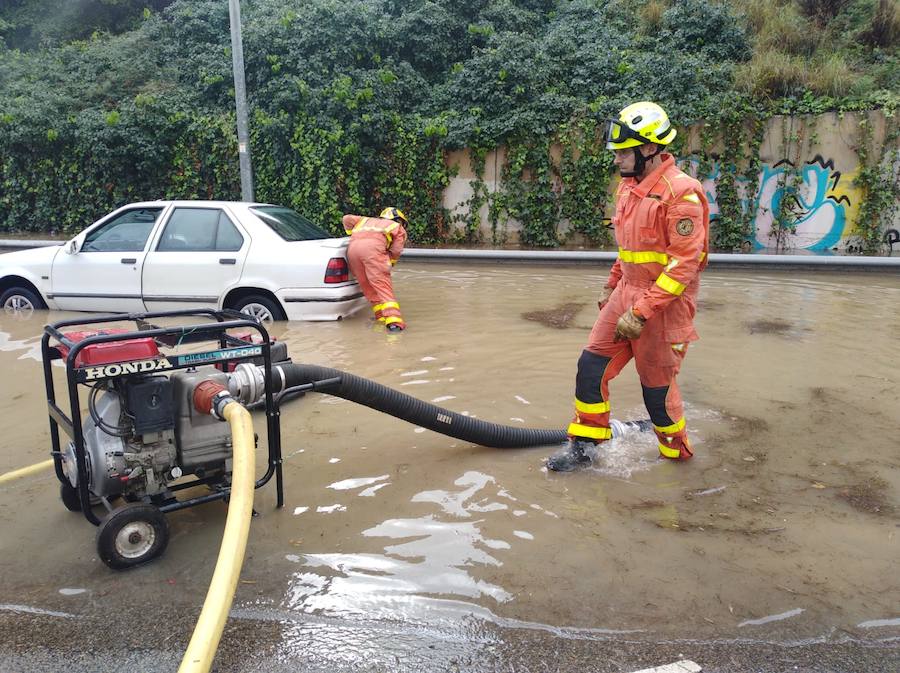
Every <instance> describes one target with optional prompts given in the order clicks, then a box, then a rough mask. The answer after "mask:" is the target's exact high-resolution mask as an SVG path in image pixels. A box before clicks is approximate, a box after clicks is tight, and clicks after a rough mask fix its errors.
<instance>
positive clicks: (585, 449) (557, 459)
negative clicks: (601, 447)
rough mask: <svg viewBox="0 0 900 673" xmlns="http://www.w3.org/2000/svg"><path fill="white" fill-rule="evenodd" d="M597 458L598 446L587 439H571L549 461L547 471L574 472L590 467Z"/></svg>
mask: <svg viewBox="0 0 900 673" xmlns="http://www.w3.org/2000/svg"><path fill="white" fill-rule="evenodd" d="M596 456H597V444H596V443H594V442H592V441H589V440H586V439H570V440H569V441H568V443H567V444H566V445H565V446H564V447H563V448H562V449H560V450H559V451H557V452H556V453H554V454H553V455H552V456H550V457H549V458H548V459H547V469H548V470H553V471H554V472H572V471H574V470H577V469H578V468H581V467H587V466H588V465H590V464H591V463H592V462H593V461H594V458H596Z"/></svg>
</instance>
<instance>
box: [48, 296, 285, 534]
mask: <svg viewBox="0 0 900 673" xmlns="http://www.w3.org/2000/svg"><path fill="white" fill-rule="evenodd" d="M197 317H205V318H207V319H210V320H215V322H206V323H200V324H189V325H176V326H170V327H158V326H156V325H153V324H151V323H149V322H147V321H148V319H154V318H197ZM122 322H134V323H135V328H136V329H135V331H133V332H131V331H128V332H123V333H114V334H97V335H94V336H89V337H86V338H84V339H82V340H80V341H73V340H71V339H69V338H67V337H66V335H65V334H64V333H63V332H62V331H61V330H62V329H63V328H66V327H73V326H86V325H94V326H98V325H101V324H103V323H122ZM234 328H249V329H251V330H253V331H255V332H256V333H257V334H259V335H260V337H261V339H262V341H261V343H253V342H251V341H245V340H243V339H240V338H238V337H235V336H233V335H231V334H228V333H227V331H226V330H229V329H234ZM148 337H150V338H153V339H154V341H156V343H157V344H158V345H162V346H167V347H169V348H171V347H173V346H179V345H183V344H188V343H202V342H205V341H209V342H213V341H217V342H218V348H216V349H214V350H209V351H203V352H199V353H197V352H191V353H186V354H171V355H166V354H160V356H159V358H158V359H159V360H167V361H168V365H169V366H166V367H165V369H166V370H167V371H172V370H176V369H188V368H191V367H196V366H198V365H210V364H212V365H216V366H217V367H218V368H220V369H223V370H224V368H225V366H226V364H227V363H235V364H237V363H240V362H249V361H251V360H257V361H258V358H259V357H260V356H262V359H263V367H264V374H265V398H264V399H265V412H266V426H267V430H268V441H267V444H268V468H267V470H266V473H265V474H264V475H263V476H262V477H260V478H259V479H258V480H257V481H256V484H255V488H261V487H262V486H264V485H265V484H267V483H268V482H269V480H271V478H272V477H273V476H274V477H275V485H276V493H277V505H276V506H277V507H279V508H280V507H283V506H284V479H283V474H282V456H281V421H280V415H281V414H280V411H279V405H278V401H279V398H280V397H281V396H282V395H283V394H284V392H287V391H282V392H281V393H280V394H279V395H278V396H277V397H276V395H275V394H274V393H273V385H272V354H271V346H272V344H271V340H270V338H269V333H268V331H266V328H265V327H264V326H263V324H262V323H261V322H260V321H258V320H256V319H255V318H252V317H250V316H248V315H247V314H244V313H238V312H237V311H233V310H230V309H224V310H213V309H208V310H207V309H184V310H178V311H160V312H147V313H128V314H104V315H99V316H93V317H89V318H76V319H72V320H61V321H59V322H55V323H52V324H49V325H46V326H45V327H44V334H43V336H42V338H41V355H42V361H43V368H44V383H45V386H46V391H47V408H48V417H49V421H50V441H51V446H52V448H51V455H52V456H53V464H54V467H55V469H56V477H57V479H58V480H59V481H60V483H61V484H64V485H65V484H69V485H70V486H71V483H70V482H69V479H68V478H67V477H66V475H65V473H64V472H63V468H62V452H61V447H60V434H59V431H60V428H62V430H63V431H64V432H65V433H66V434H67V435H68V436H69V437H70V438H71V439H72V441H73V443H74V447H75V462H76V466H77V472H78V485H77V487H76V490H77V492H78V498H79V501H80V503H81V511H82V513H83V514H84V516H85V518H86V519H87V520H88V521H90V522H91V523H92V524H94V525H95V526H99V525H100V524H101V523H102V521H101V519H100V518H98V517H97V515H96V514H94V511H93V506H92V504H91V493H90V491H89V489H88V480H89V476H88V471H87V464H86V459H85V443H84V433H83V425H82V412H81V402H80V396H79V386H84V385H85V384H86V382H87V378H86V377H87V370H88V369H96V368H97V367H95V366H91V365H82V366H79V365H78V364H77V363H76V359H77V357H78V354H79V353H81V352H82V351H83V350H84V349H85V348H87V347H88V346H91V345H92V344H102V343H110V342H116V341H128V340H133V339H146V338H148ZM166 338H167V339H168V341H170V342H171V343H167V342H166V341H163V339H166ZM51 339H54V340H55V341H56V343H57V345H64V346H65V347H66V348H67V349H68V354H66V355H65V356H63V354H62V353H61V352H60V350H59V348H58V347H57V345H51V343H50V340H51ZM248 348H249V349H250V350H251V352H250V353H243V352H242V351H246V350H247V349H248ZM63 357H65V369H66V386H67V392H68V397H69V405H68V406H69V412H68V413H69V415H67V414H66V411H65V410H64V409H63V408H62V407H61V406H60V405H59V404H57V396H56V384H55V383H54V380H53V369H52V365H53V361H54V360H60V359H63ZM116 364H123V363H104V365H103V367H109V366H111V365H116ZM103 367H101V369H102V368H103ZM92 374H93V375H94V376H92V379H91V380H92V381H94V380H104V379H111V378H116V375H108V376H107V375H104V374H103V373H102V372H101V373H100V374H99V375H96V374H97V372H93V373H92ZM120 375H121V374H120ZM126 375H127V374H126ZM191 476H193V478H192V479H190V478H189V479H187V480H186V481H183V482H180V483H177V484H172V485H170V486H169V487H168V489H169V491H171V492H173V498H171V499H169V500H166V501H163V502H154V503H153V504H154V505H155V506H156V507H157V508H158V509H159V511H160V512H162V513H163V514H166V513H168V512H174V511H176V510H179V509H185V508H187V507H194V506H195V505H201V504H204V503H207V502H212V501H215V500H225V499H226V498H228V496H229V494H230V492H231V488H230V487H229V486H222V487H220V488H218V489H217V490H216V491H215V492H213V493H209V494H207V495H203V496H197V497H192V498H189V499H186V500H178V499H177V497H174V493H177V492H178V491H182V490H184V489H187V488H193V487H196V486H200V485H203V484H209V483H213V482H214V481H215V479H214V478H198V477H196V476H195V475H191ZM104 504H105V505H106V507H107V508H108V509H109V504H108V503H107V502H104ZM110 511H111V512H112V511H115V510H113V509H110Z"/></svg>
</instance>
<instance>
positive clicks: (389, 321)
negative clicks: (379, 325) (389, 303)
mask: <svg viewBox="0 0 900 673" xmlns="http://www.w3.org/2000/svg"><path fill="white" fill-rule="evenodd" d="M395 322H403V318H401V317H400V316H396V315H392V316H388V317H387V318H385V319H384V324H385V325H391V324H393V323H395Z"/></svg>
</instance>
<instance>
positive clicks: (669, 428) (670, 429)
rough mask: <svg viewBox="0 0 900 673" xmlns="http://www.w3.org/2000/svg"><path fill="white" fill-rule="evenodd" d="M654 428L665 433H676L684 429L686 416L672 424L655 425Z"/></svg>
mask: <svg viewBox="0 0 900 673" xmlns="http://www.w3.org/2000/svg"><path fill="white" fill-rule="evenodd" d="M653 429H654V430H656V431H657V432H659V433H661V434H663V435H674V434H675V433H676V432H680V431H681V430H684V418H682V419H681V420H680V421H678V422H677V423H672V425H654V426H653Z"/></svg>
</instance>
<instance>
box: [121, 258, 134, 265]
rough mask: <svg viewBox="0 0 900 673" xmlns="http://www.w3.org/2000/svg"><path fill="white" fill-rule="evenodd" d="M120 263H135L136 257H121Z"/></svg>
mask: <svg viewBox="0 0 900 673" xmlns="http://www.w3.org/2000/svg"><path fill="white" fill-rule="evenodd" d="M122 264H137V257H123V258H122Z"/></svg>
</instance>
